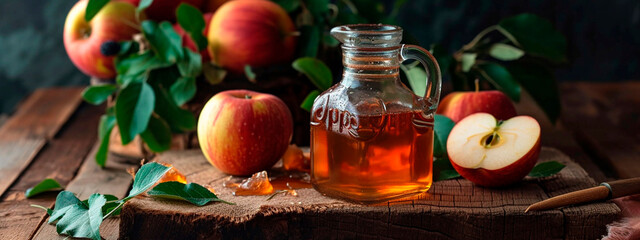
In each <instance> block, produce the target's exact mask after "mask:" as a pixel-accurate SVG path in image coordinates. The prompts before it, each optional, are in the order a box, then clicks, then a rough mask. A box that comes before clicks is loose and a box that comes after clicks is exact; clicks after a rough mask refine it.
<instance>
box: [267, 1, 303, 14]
mask: <svg viewBox="0 0 640 240" xmlns="http://www.w3.org/2000/svg"><path fill="white" fill-rule="evenodd" d="M273 2H275V3H277V4H278V5H280V7H282V9H284V10H285V11H287V12H288V13H291V12H293V11H295V10H296V9H298V8H299V7H300V1H299V0H273Z"/></svg>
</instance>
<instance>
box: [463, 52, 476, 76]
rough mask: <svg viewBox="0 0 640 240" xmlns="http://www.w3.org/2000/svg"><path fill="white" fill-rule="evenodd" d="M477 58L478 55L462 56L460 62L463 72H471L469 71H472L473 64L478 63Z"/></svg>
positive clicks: (465, 54) (466, 54)
mask: <svg viewBox="0 0 640 240" xmlns="http://www.w3.org/2000/svg"><path fill="white" fill-rule="evenodd" d="M477 56H478V54H477V53H463V54H462V59H461V60H460V61H461V64H462V72H469V70H471V67H473V64H475V63H476V57H477Z"/></svg>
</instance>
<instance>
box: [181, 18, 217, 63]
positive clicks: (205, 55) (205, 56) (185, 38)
mask: <svg viewBox="0 0 640 240" xmlns="http://www.w3.org/2000/svg"><path fill="white" fill-rule="evenodd" d="M203 17H204V23H205V27H204V29H205V30H203V32H202V34H206V31H207V30H206V29H208V28H209V24H210V23H211V18H212V17H213V13H205V14H203ZM173 29H175V30H176V32H177V33H178V34H179V35H180V36H181V37H182V45H183V46H185V47H187V48H189V49H191V51H194V52H198V46H197V45H196V43H195V42H194V41H193V39H191V36H190V35H189V33H187V32H186V31H184V29H182V27H181V26H180V24H178V23H176V24H173ZM200 56H202V62H209V60H211V55H209V51H207V49H202V51H200Z"/></svg>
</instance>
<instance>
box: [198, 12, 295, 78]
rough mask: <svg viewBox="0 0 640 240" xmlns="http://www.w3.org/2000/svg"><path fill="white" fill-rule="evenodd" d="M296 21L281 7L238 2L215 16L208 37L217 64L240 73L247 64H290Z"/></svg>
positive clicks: (255, 65)
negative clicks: (294, 23)
mask: <svg viewBox="0 0 640 240" xmlns="http://www.w3.org/2000/svg"><path fill="white" fill-rule="evenodd" d="M295 31H296V29H295V26H294V25H293V21H291V18H290V17H289V15H288V14H287V12H286V11H285V10H284V9H282V8H281V7H280V6H279V5H278V4H276V3H273V2H271V1H267V0H236V1H230V2H227V3H225V4H223V5H222V6H221V7H220V8H219V9H218V10H217V11H216V12H215V13H214V15H213V19H212V20H211V26H210V27H209V30H208V34H207V37H208V39H209V53H210V54H211V58H212V60H213V62H214V63H216V64H218V65H220V66H222V67H224V68H227V69H228V70H230V71H231V72H235V73H241V72H243V71H244V67H245V65H250V66H252V67H262V66H267V65H271V64H274V63H281V62H286V61H289V60H291V59H292V58H293V54H294V51H295V48H296V37H295Z"/></svg>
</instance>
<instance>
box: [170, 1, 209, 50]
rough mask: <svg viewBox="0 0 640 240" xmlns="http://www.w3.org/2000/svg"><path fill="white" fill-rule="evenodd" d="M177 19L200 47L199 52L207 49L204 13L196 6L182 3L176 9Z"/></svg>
mask: <svg viewBox="0 0 640 240" xmlns="http://www.w3.org/2000/svg"><path fill="white" fill-rule="evenodd" d="M176 17H177V19H178V24H180V26H181V27H182V29H184V30H185V31H186V32H188V33H189V36H191V39H193V41H194V42H195V43H196V44H197V45H198V50H202V49H205V48H207V44H208V43H207V38H205V37H204V36H203V35H202V33H203V32H204V27H205V22H204V17H203V16H202V12H200V10H199V9H197V8H195V7H194V6H191V5H189V4H187V3H181V4H180V6H178V8H177V9H176Z"/></svg>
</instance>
